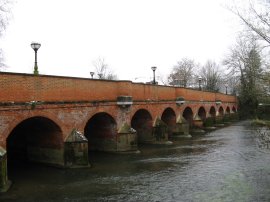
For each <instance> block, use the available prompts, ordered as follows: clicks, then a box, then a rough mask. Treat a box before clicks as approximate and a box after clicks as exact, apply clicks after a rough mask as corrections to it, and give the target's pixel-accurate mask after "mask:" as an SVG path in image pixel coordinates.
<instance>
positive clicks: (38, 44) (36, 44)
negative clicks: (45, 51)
mask: <svg viewBox="0 0 270 202" xmlns="http://www.w3.org/2000/svg"><path fill="white" fill-rule="evenodd" d="M40 46H41V44H40V43H36V42H33V43H31V47H32V48H33V50H34V51H35V66H34V74H35V75H38V65H37V51H38V49H39V48H40Z"/></svg>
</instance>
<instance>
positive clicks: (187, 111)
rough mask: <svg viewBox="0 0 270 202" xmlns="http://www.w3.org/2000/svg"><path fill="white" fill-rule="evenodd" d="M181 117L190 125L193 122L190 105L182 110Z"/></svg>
mask: <svg viewBox="0 0 270 202" xmlns="http://www.w3.org/2000/svg"><path fill="white" fill-rule="evenodd" d="M183 117H184V118H185V119H186V121H187V122H188V123H189V125H190V126H191V125H192V124H193V111H192V109H191V108H190V107H186V108H185V109H184V111H183Z"/></svg>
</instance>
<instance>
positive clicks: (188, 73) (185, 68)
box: [168, 58, 196, 87]
mask: <svg viewBox="0 0 270 202" xmlns="http://www.w3.org/2000/svg"><path fill="white" fill-rule="evenodd" d="M195 67H196V65H195V62H194V61H193V60H191V59H188V58H182V60H180V61H178V62H177V64H176V65H175V66H174V67H173V69H172V72H171V73H170V75H169V77H168V83H169V84H170V85H181V86H183V87H187V86H188V85H189V84H190V83H192V81H193V76H194V69H195Z"/></svg>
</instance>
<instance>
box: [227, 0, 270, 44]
mask: <svg viewBox="0 0 270 202" xmlns="http://www.w3.org/2000/svg"><path fill="white" fill-rule="evenodd" d="M242 4H243V2H242V1H241V4H240V5H239V4H238V5H237V4H236V3H235V4H234V6H231V7H229V6H228V8H229V10H230V11H232V12H233V13H234V14H235V15H236V16H238V17H239V19H240V20H241V21H242V22H243V23H244V24H245V25H246V26H247V28H248V29H249V31H251V33H252V34H255V35H256V36H257V39H261V40H263V41H265V42H266V43H267V44H268V45H270V1H269V0H265V1H262V0H259V1H258V0H257V1H251V0H250V1H249V3H248V6H247V8H246V9H243V8H242V7H243V6H241V5H242Z"/></svg>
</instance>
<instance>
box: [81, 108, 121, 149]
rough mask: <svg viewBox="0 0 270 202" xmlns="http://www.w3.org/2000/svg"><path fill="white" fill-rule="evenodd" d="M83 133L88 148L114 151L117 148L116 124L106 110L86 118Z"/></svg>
mask: <svg viewBox="0 0 270 202" xmlns="http://www.w3.org/2000/svg"><path fill="white" fill-rule="evenodd" d="M84 135H85V137H86V138H87V139H88V149H89V150H96V151H116V149H117V142H116V141H117V124H116V121H115V120H114V118H113V117H112V116H111V115H110V114H108V113H106V112H99V113H96V114H95V115H93V116H92V117H91V118H90V119H89V120H88V122H87V123H86V125H85V128H84Z"/></svg>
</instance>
